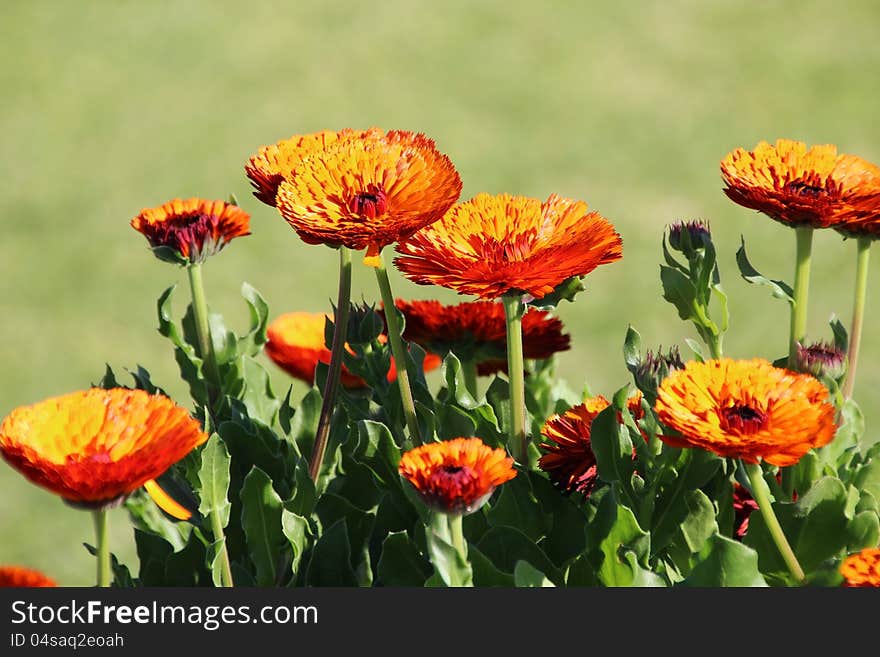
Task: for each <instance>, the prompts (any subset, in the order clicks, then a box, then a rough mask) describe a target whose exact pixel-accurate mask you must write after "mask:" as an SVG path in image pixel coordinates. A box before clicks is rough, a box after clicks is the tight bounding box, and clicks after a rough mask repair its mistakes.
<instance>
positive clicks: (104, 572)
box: [92, 509, 110, 587]
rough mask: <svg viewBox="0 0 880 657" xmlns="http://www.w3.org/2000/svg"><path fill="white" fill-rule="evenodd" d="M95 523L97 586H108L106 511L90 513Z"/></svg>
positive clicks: (108, 564)
mask: <svg viewBox="0 0 880 657" xmlns="http://www.w3.org/2000/svg"><path fill="white" fill-rule="evenodd" d="M92 519H93V520H94V522H95V548H96V549H97V550H98V554H97V557H98V571H97V585H98V586H102V587H107V586H110V543H109V541H108V536H107V510H106V509H99V510H97V511H92Z"/></svg>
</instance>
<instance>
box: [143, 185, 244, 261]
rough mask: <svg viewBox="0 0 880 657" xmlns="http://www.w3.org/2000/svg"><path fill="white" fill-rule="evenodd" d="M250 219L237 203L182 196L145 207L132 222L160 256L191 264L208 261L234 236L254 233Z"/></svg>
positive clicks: (163, 258)
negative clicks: (154, 206)
mask: <svg viewBox="0 0 880 657" xmlns="http://www.w3.org/2000/svg"><path fill="white" fill-rule="evenodd" d="M249 222H250V215H249V214H248V213H247V212H245V211H244V210H242V209H241V208H239V207H238V206H237V205H233V204H231V203H224V202H223V201H206V200H204V199H200V198H190V199H186V200H182V199H179V198H178V199H174V200H173V201H168V203H165V204H163V205H160V206H159V207H156V208H146V209H144V210H141V212H140V214H139V215H138V216H136V217H135V218H134V219H132V220H131V226H132V228H134V229H135V230H136V231H138V232H139V233H141V234H142V235H143V236H144V237H146V238H147V241H148V242H149V243H150V246H151V247H153V249H154V253H155V254H156V256H157V257H158V258H160V259H162V260H169V261H171V262H176V263H178V264H187V263H201V262H204V261H205V260H207V259H208V258H209V257H210V256H212V255H214V254H215V253H218V252H219V251H220V250H221V249H222V248H223V247H224V246H226V245H227V244H228V243H229V242H230V241H231V240H233V239H234V238H236V237H244V236H245V235H250V234H251V233H250V227H249Z"/></svg>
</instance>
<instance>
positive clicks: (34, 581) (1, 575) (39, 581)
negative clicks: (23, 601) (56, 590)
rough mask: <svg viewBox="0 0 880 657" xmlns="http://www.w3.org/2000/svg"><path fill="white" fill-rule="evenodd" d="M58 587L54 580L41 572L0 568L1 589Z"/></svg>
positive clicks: (17, 567) (16, 568) (17, 568)
mask: <svg viewBox="0 0 880 657" xmlns="http://www.w3.org/2000/svg"><path fill="white" fill-rule="evenodd" d="M54 586H58V584H57V583H56V582H55V580H54V579H52V578H51V577H47V576H46V575H44V574H43V573H41V572H40V571H39V570H34V569H32V568H23V567H21V566H0V588H10V587H21V588H24V587H27V588H45V587H54Z"/></svg>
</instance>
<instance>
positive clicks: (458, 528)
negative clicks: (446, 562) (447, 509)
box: [449, 513, 467, 561]
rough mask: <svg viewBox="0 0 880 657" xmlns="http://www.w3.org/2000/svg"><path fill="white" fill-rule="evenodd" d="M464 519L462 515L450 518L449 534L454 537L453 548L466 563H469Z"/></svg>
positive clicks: (458, 514)
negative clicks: (463, 525)
mask: <svg viewBox="0 0 880 657" xmlns="http://www.w3.org/2000/svg"><path fill="white" fill-rule="evenodd" d="M462 517H463V516H462V514H460V513H456V514H454V515H450V516H449V533H450V535H451V537H452V547H454V548H455V550H456V551H457V552H458V553H459V554H460V555H461V558H462V559H463V560H464V561H467V543H465V541H464V528H463V527H462V522H461V521H462Z"/></svg>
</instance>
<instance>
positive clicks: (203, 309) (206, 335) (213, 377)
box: [186, 263, 220, 402]
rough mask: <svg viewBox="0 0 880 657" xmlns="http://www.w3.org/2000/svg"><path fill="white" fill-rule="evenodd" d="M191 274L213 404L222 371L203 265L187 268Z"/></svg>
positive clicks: (203, 360)
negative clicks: (210, 321) (212, 333)
mask: <svg viewBox="0 0 880 657" xmlns="http://www.w3.org/2000/svg"><path fill="white" fill-rule="evenodd" d="M186 271H187V274H189V289H190V292H191V293H192V308H193V318H194V319H195V322H196V337H197V339H198V342H199V358H201V359H202V363H203V367H202V372H203V374H204V375H205V379H206V380H207V388H208V398H209V399H210V400H211V402H213V401H214V400H216V398H217V393H218V391H219V389H220V371H219V370H218V369H217V359H216V357H215V355H214V342H213V340H212V339H211V325H210V324H209V323H208V304H207V302H206V301H205V286H204V284H203V283H202V265H201V264H200V263H192V264H190V265H188V266H187V268H186Z"/></svg>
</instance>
